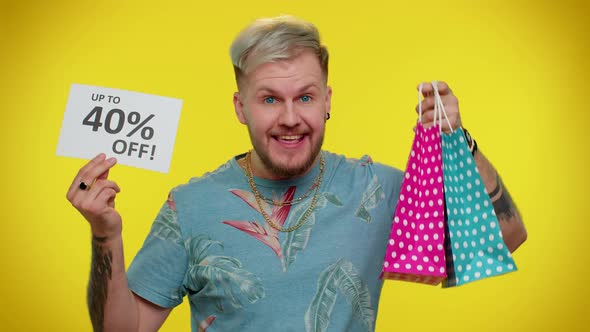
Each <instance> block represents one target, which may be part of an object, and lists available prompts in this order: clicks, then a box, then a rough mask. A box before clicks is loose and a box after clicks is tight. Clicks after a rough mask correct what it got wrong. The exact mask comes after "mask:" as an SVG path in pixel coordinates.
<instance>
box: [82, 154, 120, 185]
mask: <svg viewBox="0 0 590 332" xmlns="http://www.w3.org/2000/svg"><path fill="white" fill-rule="evenodd" d="M116 163H117V159H115V158H114V157H111V158H108V159H105V160H103V161H102V162H100V163H98V164H96V165H94V167H92V168H89V169H88V170H87V171H86V172H85V173H83V174H80V178H79V180H80V181H84V182H85V183H86V184H92V183H93V182H94V181H95V180H96V179H98V177H99V176H100V175H102V174H103V173H105V172H107V171H108V170H109V169H110V168H111V167H113V166H115V164H116Z"/></svg>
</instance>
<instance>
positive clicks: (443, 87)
mask: <svg viewBox="0 0 590 332" xmlns="http://www.w3.org/2000/svg"><path fill="white" fill-rule="evenodd" d="M421 84H422V95H423V96H424V97H428V96H432V95H433V94H434V88H433V87H432V83H431V82H423V83H421ZM419 87H420V85H418V89H419ZM436 87H437V88H438V93H439V94H440V95H441V96H442V95H446V94H449V93H452V91H451V88H450V87H449V85H448V84H447V83H446V82H442V81H438V84H437V85H436Z"/></svg>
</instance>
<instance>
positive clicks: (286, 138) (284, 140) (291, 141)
mask: <svg viewBox="0 0 590 332" xmlns="http://www.w3.org/2000/svg"><path fill="white" fill-rule="evenodd" d="M305 137H307V135H281V136H273V138H274V139H275V140H277V141H278V142H279V143H281V144H282V145H286V146H294V145H297V144H299V143H301V142H303V140H304V139H305Z"/></svg>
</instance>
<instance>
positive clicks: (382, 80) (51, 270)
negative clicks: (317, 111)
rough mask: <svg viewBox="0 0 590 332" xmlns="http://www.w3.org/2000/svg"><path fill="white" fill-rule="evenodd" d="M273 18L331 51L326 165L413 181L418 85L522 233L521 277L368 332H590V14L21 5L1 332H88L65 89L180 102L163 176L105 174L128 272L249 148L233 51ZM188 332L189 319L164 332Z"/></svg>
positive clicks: (177, 317) (6, 117)
mask: <svg viewBox="0 0 590 332" xmlns="http://www.w3.org/2000/svg"><path fill="white" fill-rule="evenodd" d="M282 13H289V14H294V15H297V16H300V17H303V18H305V19H308V20H310V21H312V22H314V23H315V24H316V25H317V26H318V27H319V29H320V31H321V33H322V36H323V38H324V42H325V43H326V44H327V45H328V47H329V50H330V51H331V66H330V78H329V83H330V84H331V85H332V87H333V89H334V95H333V112H332V119H331V120H330V121H329V122H328V129H327V130H328V133H327V136H326V142H325V147H326V149H328V150H331V151H334V152H340V153H344V154H346V155H349V156H351V157H360V156H361V155H363V154H365V153H368V154H370V155H371V156H372V157H373V159H374V160H376V161H380V162H383V163H387V164H390V165H394V166H397V167H405V162H406V160H407V157H408V152H409V148H410V144H411V139H412V137H413V133H412V131H411V128H412V126H413V125H414V121H415V119H416V115H415V113H414V107H415V103H416V93H415V86H416V85H417V84H418V83H419V82H420V81H422V80H432V79H439V80H446V81H447V82H449V84H450V85H451V87H452V88H453V90H454V92H455V93H456V94H457V95H458V97H459V100H460V107H461V110H462V118H463V122H464V125H465V127H466V128H468V129H469V130H470V132H471V133H472V134H473V136H474V137H475V138H476V139H477V141H478V143H479V146H480V148H481V150H482V151H484V152H485V154H486V155H487V156H488V157H489V158H490V159H491V160H492V161H493V163H494V164H495V166H496V167H497V169H498V170H500V173H501V174H502V177H503V179H504V181H505V183H507V185H508V188H509V190H510V193H511V194H512V196H513V198H514V199H515V201H516V202H517V205H518V206H519V208H520V210H521V212H522V215H523V217H524V220H525V223H526V226H527V228H528V232H529V240H528V242H527V243H526V244H525V245H524V246H523V247H522V248H521V249H520V250H519V251H517V252H516V253H515V255H514V256H515V260H516V262H517V265H518V267H519V269H520V270H519V271H518V272H517V273H512V274H509V275H506V276H503V277H499V278H493V279H488V280H484V281H480V282H477V283H474V284H470V285H466V286H462V287H459V288H456V289H447V290H443V289H440V288H438V287H430V286H425V285H414V284H409V283H403V282H395V281H391V282H386V285H385V286H384V292H383V296H382V301H381V307H380V311H379V316H378V322H377V331H413V330H416V331H421V330H424V331H441V330H448V331H451V330H453V331H537V330H539V331H576V330H579V331H581V330H584V329H585V328H587V326H588V324H589V323H590V319H589V317H590V310H589V309H588V296H589V295H590V294H589V293H590V292H589V287H588V284H589V282H588V280H587V277H588V275H589V271H590V269H589V266H588V265H589V263H590V260H589V258H588V251H589V249H590V248H589V245H588V243H589V240H588V230H589V229H588V227H587V225H586V224H587V221H588V217H587V213H588V209H587V207H588V205H589V204H588V203H587V197H588V188H589V184H590V183H589V182H590V181H588V180H589V179H588V175H587V174H588V171H587V167H586V166H587V161H588V158H587V157H586V155H587V153H588V148H587V144H588V143H589V142H588V141H589V140H588V138H589V137H588V136H589V135H588V128H589V126H590V122H589V121H588V120H590V117H589V116H588V113H587V112H588V110H587V108H586V107H587V105H588V103H589V102H590V100H589V98H588V95H589V94H588V89H589V86H590V85H589V84H590V83H589V81H588V77H589V75H588V74H589V73H590V72H589V65H588V59H589V58H590V50H589V48H588V44H589V40H590V38H589V37H590V36H589V33H588V31H590V27H589V25H590V24H589V23H587V22H588V17H589V15H590V10H589V5H588V2H586V1H568V0H565V1H542V0H541V1H538V0H537V1H532V0H531V1H496V2H486V3H485V4H484V3H483V2H482V3H480V2H475V1H451V0H449V1H426V0H425V1H415V2H410V1H407V2H397V1H362V2H352V1H350V2H346V1H339V2H337V1H329V2H324V1H301V0H300V1H243V2H228V1H202V2H199V1H186V2H176V1H172V0H170V1H162V2H160V3H148V2H146V1H137V2H126V1H109V2H107V1H88V2H86V1H36V2H35V1H16V0H14V1H9V2H6V1H4V2H2V4H1V5H0V38H1V40H0V42H1V43H0V47H1V48H0V50H1V52H0V61H1V62H0V63H1V68H0V69H1V70H0V97H1V98H0V112H1V116H2V118H1V119H0V123H1V129H2V130H1V131H0V135H1V137H0V138H1V139H0V142H1V144H2V154H3V158H2V160H3V161H2V170H1V174H2V175H3V179H2V182H1V183H2V188H3V190H2V191H3V196H2V212H3V216H2V220H1V221H0V222H1V238H0V264H1V265H0V266H1V270H0V291H1V293H0V306H1V308H0V330H2V331H90V330H91V327H90V323H89V319H88V314H87V310H86V302H85V292H86V282H87V277H88V273H89V261H90V241H89V239H90V235H89V228H88V226H87V223H86V222H85V221H84V220H83V219H82V217H81V216H80V215H79V214H78V213H77V212H76V211H75V210H74V209H73V208H72V207H71V206H70V204H69V203H68V202H67V201H66V199H65V193H66V189H67V188H68V186H69V184H70V182H71V180H72V178H73V176H74V175H75V173H76V172H77V169H78V168H79V167H80V166H81V165H82V164H83V162H84V161H83V160H79V159H72V158H64V157H57V156H56V155H55V149H56V146H57V140H58V137H59V132H60V128H61V122H62V118H63V113H64V111H65V105H66V101H67V97H68V92H69V89H70V85H71V84H72V83H81V84H90V85H98V86H106V87H113V88H120V89H126V90H132V91H140V92H145V93H151V94H157V95H163V96H170V97H176V98H180V99H183V100H184V105H183V109H182V115H181V119H180V124H179V128H178V135H177V140H176V145H175V150H174V155H173V160H172V165H171V169H170V173H169V174H161V173H157V172H150V171H145V170H140V169H136V168H132V167H126V166H117V167H116V168H115V170H114V171H113V172H112V173H111V176H112V178H113V179H115V180H116V181H117V182H118V183H119V184H120V186H121V187H122V192H121V194H120V195H119V197H118V200H117V204H118V207H119V209H120V212H121V213H122V215H123V216H124V241H125V256H126V260H127V263H129V262H130V261H131V259H132V258H133V256H134V255H135V253H136V252H137V250H138V249H139V247H140V245H141V243H142V242H143V239H144V237H145V235H146V233H147V231H148V229H149V227H150V225H151V221H152V220H153V218H154V216H155V214H156V212H157V210H158V208H159V207H160V205H161V204H162V202H163V200H164V199H165V198H166V195H167V192H168V190H169V189H170V188H172V187H173V186H175V185H177V184H179V183H183V182H185V181H187V180H188V179H189V178H190V177H192V176H195V175H201V174H202V173H203V172H205V171H207V170H211V169H213V168H215V167H217V166H218V165H219V164H221V163H223V162H225V161H226V160H227V159H228V158H230V157H231V156H233V155H236V154H238V153H241V152H244V151H245V150H246V149H248V147H249V140H248V137H247V132H246V130H245V127H243V126H242V125H240V124H239V123H238V121H237V120H236V118H235V116H234V113H233V106H232V103H231V100H232V93H233V92H234V90H235V84H234V81H233V72H232V67H231V64H230V60H229V56H228V48H229V44H230V42H231V40H232V38H233V37H234V36H235V34H236V33H237V32H238V31H239V30H240V29H241V28H242V27H243V26H245V25H246V24H247V23H249V22H250V21H251V20H253V19H254V18H256V17H260V16H274V15H278V14H282ZM285 287H288V285H285ZM289 314H290V312H289V308H280V310H277V313H276V315H275V316H273V317H269V319H282V318H283V317H286V316H287V315H289ZM189 326H190V325H189V311H188V305H187V303H186V301H185V303H184V304H183V305H182V306H181V307H180V308H177V309H176V310H175V311H173V314H172V315H171V316H170V318H169V319H168V321H167V322H166V323H165V325H164V327H163V328H162V331H188V330H189Z"/></svg>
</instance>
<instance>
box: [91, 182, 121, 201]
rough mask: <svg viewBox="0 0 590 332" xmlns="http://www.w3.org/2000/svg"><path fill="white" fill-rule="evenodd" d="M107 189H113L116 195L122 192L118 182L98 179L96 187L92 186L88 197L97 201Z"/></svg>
mask: <svg viewBox="0 0 590 332" xmlns="http://www.w3.org/2000/svg"><path fill="white" fill-rule="evenodd" d="M105 189H112V190H113V191H115V193H118V192H120V191H121V188H119V185H118V184H117V183H116V182H114V181H110V180H106V179H98V180H96V182H95V183H94V185H92V187H91V188H90V190H88V195H87V197H88V198H89V199H96V198H97V197H98V196H99V195H100V193H101V192H102V191H104V190H105Z"/></svg>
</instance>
